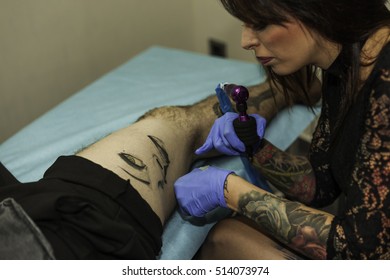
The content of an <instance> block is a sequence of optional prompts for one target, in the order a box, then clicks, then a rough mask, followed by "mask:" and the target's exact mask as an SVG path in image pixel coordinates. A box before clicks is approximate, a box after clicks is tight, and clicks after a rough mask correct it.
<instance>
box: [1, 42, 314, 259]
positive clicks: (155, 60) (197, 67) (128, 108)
mask: <svg viewBox="0 0 390 280" xmlns="http://www.w3.org/2000/svg"><path fill="white" fill-rule="evenodd" d="M161 65H164V67H160V66H161ZM156 66H157V67H156ZM189 71H190V72H191V73H190V74H191V75H189V73H188V72H189ZM263 80H264V73H263V72H262V71H260V70H259V66H258V65H256V64H253V63H247V62H242V61H237V60H231V59H220V58H216V57H211V56H206V55H201V54H195V53H191V52H186V51H182V50H176V49H168V48H163V47H152V48H149V49H147V50H146V51H144V52H142V53H141V54H139V55H138V56H136V57H134V58H132V59H131V60H130V61H128V62H127V63H125V64H123V65H122V66H120V67H118V68H117V69H114V70H113V71H111V72H109V73H108V74H106V75H105V76H103V77H101V78H100V79H98V80H97V81H95V82H94V83H92V84H91V85H89V86H88V87H86V88H84V89H82V90H81V91H79V92H78V93H76V94H74V95H73V96H71V97H70V98H68V99H67V100H65V101H64V102H62V103H61V104H60V105H58V106H56V107H55V108H53V109H52V110H51V111H49V112H47V113H46V114H44V115H43V116H41V117H40V118H39V119H37V120H36V121H34V122H33V123H31V124H30V125H28V126H27V127H25V128H24V129H22V130H21V131H19V132H18V133H16V134H15V135H14V136H12V137H11V138H9V139H8V140H6V141H5V142H4V143H2V144H1V145H0V161H1V162H2V163H3V164H4V165H5V166H6V167H7V168H8V169H9V170H10V171H11V172H12V173H13V174H14V175H15V177H16V178H17V179H19V181H21V182H28V181H35V180H37V179H40V178H41V177H42V175H43V173H44V171H45V170H46V169H47V168H48V167H49V166H50V165H51V164H52V163H53V162H54V160H55V159H56V158H57V157H58V156H60V155H67V154H69V155H70V154H74V153H75V152H76V151H77V150H79V149H80V148H82V147H86V146H88V145H89V144H91V143H93V142H95V141H96V140H98V139H100V138H101V137H103V136H105V135H107V134H109V133H110V132H112V131H115V130H118V129H120V128H122V127H125V126H127V125H128V124H130V123H132V122H134V121H136V120H137V118H138V117H140V116H141V115H143V114H144V113H145V112H147V111H148V110H149V109H152V108H155V107H159V106H163V105H188V104H193V103H195V102H197V101H199V100H201V99H203V98H205V97H207V96H209V95H210V94H211V93H212V92H213V91H214V88H215V86H216V85H217V83H219V82H225V81H227V82H232V83H236V84H242V85H246V86H249V85H254V84H257V83H259V82H262V81H263ZM156 89H159V91H160V92H163V93H164V94H159V98H158V99H156V98H155V96H156ZM138 92H142V96H143V98H142V99H139V98H134V94H136V93H138ZM86 104H88V105H86ZM313 119H314V114H313V113H312V112H311V111H309V110H307V109H306V108H304V107H303V106H295V107H293V109H292V110H291V111H282V112H281V113H280V114H279V115H278V116H277V117H276V119H274V120H273V121H272V123H271V124H270V126H269V127H268V129H267V133H266V136H265V138H267V139H268V140H269V141H271V142H272V143H273V144H275V145H276V146H277V147H279V148H281V149H286V148H288V146H289V145H290V144H291V143H292V142H293V141H294V140H295V139H296V138H297V137H298V136H299V134H300V133H301V132H302V131H303V130H304V129H305V128H306V127H307V125H309V123H310V122H311V121H312V120H313ZM65 139H66V141H65ZM204 163H205V162H202V164H204ZM206 163H207V162H206ZM212 164H214V165H219V166H221V167H225V168H229V169H233V170H235V171H236V173H238V174H239V175H241V176H243V177H246V178H247V179H248V180H251V181H252V182H253V181H254V180H256V178H254V177H253V176H252V174H251V173H250V171H248V170H246V169H245V164H243V161H242V160H241V158H240V157H229V158H227V157H226V159H223V160H221V159H219V160H214V162H212ZM212 225H213V224H212V223H208V224H204V225H201V226H199V225H194V224H191V223H190V222H188V221H186V220H184V219H182V217H181V216H180V215H179V213H178V211H175V212H174V213H173V215H172V217H171V218H170V220H169V221H168V223H167V224H166V226H165V229H164V234H163V248H162V253H161V255H160V259H181V260H185V259H191V258H192V257H193V256H194V255H195V253H196V252H197V250H198V248H199V247H200V245H201V244H202V242H203V241H204V239H205V237H206V235H207V233H208V231H209V229H210V228H211V227H212Z"/></svg>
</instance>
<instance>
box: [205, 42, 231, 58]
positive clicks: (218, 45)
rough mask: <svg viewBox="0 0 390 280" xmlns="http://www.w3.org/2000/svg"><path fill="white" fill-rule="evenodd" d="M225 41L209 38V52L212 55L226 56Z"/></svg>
mask: <svg viewBox="0 0 390 280" xmlns="http://www.w3.org/2000/svg"><path fill="white" fill-rule="evenodd" d="M226 49H227V48H226V43H224V42H221V41H218V40H215V39H209V54H210V55H213V56H219V57H227V51H226Z"/></svg>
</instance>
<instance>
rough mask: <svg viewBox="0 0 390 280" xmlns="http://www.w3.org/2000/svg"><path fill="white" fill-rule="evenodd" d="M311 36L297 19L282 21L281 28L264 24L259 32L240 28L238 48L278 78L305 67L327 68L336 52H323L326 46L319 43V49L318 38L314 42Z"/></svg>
mask: <svg viewBox="0 0 390 280" xmlns="http://www.w3.org/2000/svg"><path fill="white" fill-rule="evenodd" d="M312 34H313V32H309V30H308V29H307V28H305V26H304V25H303V24H300V23H299V22H298V21H297V20H291V21H289V22H286V23H285V24H284V25H283V26H282V25H274V24H271V25H267V26H266V27H264V28H263V29H261V30H255V29H254V28H252V27H251V26H249V25H244V27H243V31H242V38H241V45H242V47H243V48H244V49H247V50H253V51H254V53H255V55H256V57H257V60H258V61H259V62H260V63H262V64H263V65H264V66H270V67H271V68H272V70H273V71H274V72H275V73H276V74H278V75H288V74H291V73H294V72H296V71H297V70H299V69H301V68H302V67H304V66H306V65H309V64H314V65H317V66H319V67H321V68H323V69H327V68H328V67H329V66H330V65H331V64H332V62H333V61H334V60H335V59H336V57H337V55H338V52H337V51H336V52H333V51H330V50H331V49H329V50H328V51H325V50H324V48H326V47H325V46H328V45H329V44H327V43H325V42H321V46H322V47H320V45H319V43H318V42H319V38H316V39H315V38H314V37H313V35H312ZM329 48H330V45H329ZM329 51H330V52H329Z"/></svg>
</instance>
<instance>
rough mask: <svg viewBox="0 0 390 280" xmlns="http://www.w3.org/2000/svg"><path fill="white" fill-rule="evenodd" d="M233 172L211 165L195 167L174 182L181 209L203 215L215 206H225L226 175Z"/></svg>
mask: <svg viewBox="0 0 390 280" xmlns="http://www.w3.org/2000/svg"><path fill="white" fill-rule="evenodd" d="M231 173H234V172H233V171H230V170H225V169H221V168H217V167H213V166H207V167H202V168H195V169H194V170H192V171H191V172H190V173H188V174H186V175H184V176H182V177H180V178H179V179H177V181H176V182H175V184H174V188H175V193H176V199H177V202H178V203H179V206H180V208H181V210H183V211H184V212H185V213H186V214H189V215H191V216H195V217H203V216H205V215H206V214H207V213H209V212H210V211H212V210H214V209H215V208H217V207H219V206H221V207H225V208H226V207H227V205H226V201H225V197H224V184H225V180H226V177H227V176H228V175H229V174H231Z"/></svg>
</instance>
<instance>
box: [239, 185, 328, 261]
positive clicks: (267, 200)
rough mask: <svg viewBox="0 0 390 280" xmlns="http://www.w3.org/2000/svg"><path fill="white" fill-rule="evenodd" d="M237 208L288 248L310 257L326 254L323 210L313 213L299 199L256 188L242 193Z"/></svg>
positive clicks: (325, 224) (326, 232)
mask: <svg viewBox="0 0 390 280" xmlns="http://www.w3.org/2000/svg"><path fill="white" fill-rule="evenodd" d="M238 209H239V212H240V213H241V214H243V215H244V216H246V217H248V218H250V219H251V220H253V221H255V222H256V223H257V224H259V225H261V226H262V228H263V229H265V230H266V231H268V232H269V233H270V234H271V235H272V236H274V237H275V238H277V239H279V240H280V241H281V242H282V243H284V244H286V245H288V246H289V247H290V248H292V249H295V250H297V251H298V252H302V253H303V254H304V255H306V256H309V257H311V258H315V259H325V258H326V242H327V238H328V235H329V230H330V223H329V222H328V219H327V217H326V215H325V214H321V213H312V212H310V211H308V210H306V209H303V205H302V204H301V203H298V202H292V201H288V200H286V199H283V198H279V197H277V196H274V195H272V194H269V193H266V194H262V193H259V192H256V191H251V192H249V193H246V194H244V195H241V196H240V198H239V201H238Z"/></svg>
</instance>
